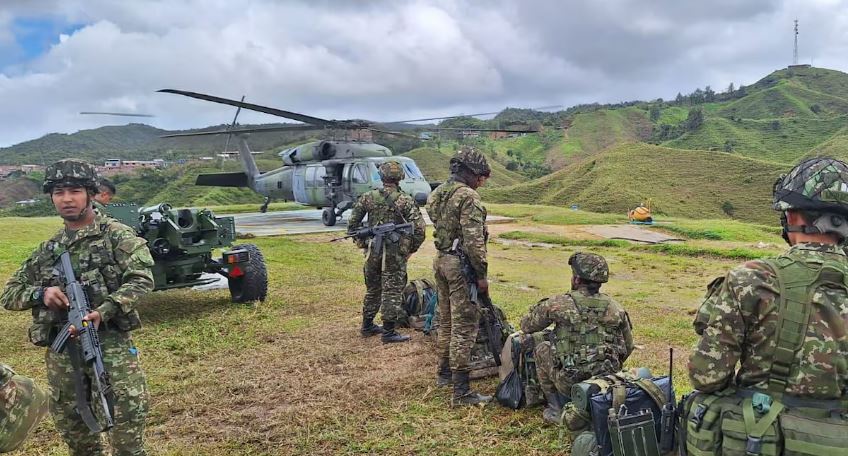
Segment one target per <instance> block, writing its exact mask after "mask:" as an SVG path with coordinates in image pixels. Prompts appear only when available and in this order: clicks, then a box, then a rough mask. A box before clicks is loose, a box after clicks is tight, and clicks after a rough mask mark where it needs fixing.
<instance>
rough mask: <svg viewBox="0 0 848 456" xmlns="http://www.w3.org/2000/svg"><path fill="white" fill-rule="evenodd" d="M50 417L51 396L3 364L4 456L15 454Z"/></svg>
mask: <svg viewBox="0 0 848 456" xmlns="http://www.w3.org/2000/svg"><path fill="white" fill-rule="evenodd" d="M46 414H47V394H46V393H45V392H44V391H43V390H42V389H41V388H39V387H38V385H36V384H35V382H34V381H33V380H32V379H31V378H27V377H24V376H21V375H17V374H16V373H15V371H13V370H12V368H10V367H9V366H7V365H5V364H0V453H6V452H9V451H14V450H15V449H16V448H18V447H20V446H21V444H23V443H24V440H26V438H27V436H28V435H29V434H30V432H32V430H33V429H35V427H36V426H38V423H39V422H40V421H41V419H42V418H44V415H46Z"/></svg>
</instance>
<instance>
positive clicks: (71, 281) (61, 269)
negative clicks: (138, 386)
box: [50, 252, 115, 432]
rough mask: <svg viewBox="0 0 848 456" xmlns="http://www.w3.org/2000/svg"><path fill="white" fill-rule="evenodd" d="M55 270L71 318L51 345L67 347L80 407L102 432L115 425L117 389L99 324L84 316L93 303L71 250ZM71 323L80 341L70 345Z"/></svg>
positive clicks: (58, 349) (84, 416)
mask: <svg viewBox="0 0 848 456" xmlns="http://www.w3.org/2000/svg"><path fill="white" fill-rule="evenodd" d="M55 273H56V274H57V275H58V276H59V278H60V280H61V281H62V282H63V283H64V285H65V295H66V296H67V297H68V301H69V302H70V306H69V308H68V322H67V323H65V326H63V327H62V329H61V331H59V335H58V336H57V337H56V340H55V341H54V342H53V344H52V345H51V346H50V349H51V350H53V351H54V352H56V353H61V352H62V351H63V350H65V348H68V352H69V355H70V357H71V365H73V368H74V377H75V379H74V382H75V389H76V396H77V411H78V413H79V414H80V416H81V417H82V420H83V422H85V425H86V426H88V428H89V429H91V431H92V432H103V431H106V430H108V429H110V428H111V427H112V426H114V420H113V418H112V417H113V416H114V414H115V406H114V402H115V392H114V390H113V389H112V384H111V382H110V381H109V373H108V372H106V368H105V367H103V351H102V350H101V348H100V338H99V337H98V336H97V328H95V327H94V325H93V324H92V323H91V322H90V321H85V320H83V318H84V317H85V316H86V315H88V314H89V313H91V312H92V309H91V304H90V303H89V301H88V297H87V296H86V295H85V291H84V290H83V288H82V285H81V284H80V283H79V281H77V278H76V277H75V276H74V269H73V266H71V256H70V254H69V253H68V252H65V253H63V254H62V255H61V256H60V257H59V261H57V262H56V266H55ZM71 326H73V327H74V328H76V331H77V333H76V341H77V342H76V343H74V344H73V345H72V346H70V347H68V342H71V338H70V337H71V331H70V327H71ZM88 369H90V371H91V372H92V373H93V374H94V383H95V385H96V387H97V388H96V397H97V402H99V404H98V406H99V408H100V410H101V416H102V418H103V421H104V422H105V424H104V425H103V426H101V425H100V422H98V420H97V418H95V416H94V410H93V409H92V404H91V403H90V402H89V398H90V397H91V383H92V379H91V377H89V375H88V374H87V373H86V370H88Z"/></svg>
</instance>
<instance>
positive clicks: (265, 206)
mask: <svg viewBox="0 0 848 456" xmlns="http://www.w3.org/2000/svg"><path fill="white" fill-rule="evenodd" d="M269 204H271V197H269V196H266V197H265V201H263V202H262V206H261V207H260V208H259V212H261V213H263V214H264V213H266V212H268V205H269Z"/></svg>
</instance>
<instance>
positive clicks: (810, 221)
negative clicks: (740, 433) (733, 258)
mask: <svg viewBox="0 0 848 456" xmlns="http://www.w3.org/2000/svg"><path fill="white" fill-rule="evenodd" d="M774 209H776V210H778V211H781V212H782V213H783V215H782V218H781V225H782V226H783V229H784V238H785V239H786V240H787V242H789V243H790V244H791V247H790V248H789V249H788V250H787V251H786V252H784V253H783V254H781V255H780V256H778V257H777V258H771V259H761V260H754V261H749V262H747V263H744V264H743V265H741V266H738V267H736V268H734V269H732V270H731V271H730V272H729V273H728V274H727V275H726V276H725V277H723V278H719V279H716V280H714V281H713V282H712V283H711V284H710V286H709V291H708V293H707V297H706V299H705V300H704V302H703V303H702V304H701V307H700V309H699V311H698V313H697V316H696V317H695V322H694V327H695V331H696V332H697V334H698V335H699V336H700V339H699V340H698V343H697V345H696V347H695V350H694V351H693V352H692V354H691V356H690V358H689V366H688V367H689V379H690V381H691V383H692V386H694V387H695V388H696V389H697V390H699V391H700V392H701V393H704V394H702V395H701V396H703V397H708V398H716V397H718V399H707V400H714V401H715V402H714V404H722V403H723V402H722V401H724V404H725V405H721V407H723V408H722V410H724V409H727V410H728V412H727V413H724V414H722V420H721V422H719V423H716V424H715V426H714V427H715V428H718V429H723V428H725V427H726V424H727V423H725V420H729V419H731V418H732V416H733V415H730V411H733V410H738V407H740V405H738V401H740V400H741V399H734V398H735V397H738V396H739V395H742V397H752V398H753V399H746V401H747V402H744V403H742V405H741V407H742V408H743V409H745V410H747V408H748V407H752V405H751V404H752V403H753V401H756V402H757V403H763V402H766V401H767V402H766V403H767V404H770V407H771V409H774V408H775V407H779V408H778V409H777V410H778V411H777V413H778V414H779V415H777V414H774V413H773V414H771V415H774V416H772V417H771V420H772V421H771V422H772V423H775V424H771V425H769V423H768V422H766V423H765V424H766V425H769V426H770V427H763V426H760V425H759V424H758V425H757V427H758V430H759V431H762V430H763V429H771V431H769V432H770V433H771V434H772V435H773V434H774V433H775V432H778V431H775V430H774V428H775V427H777V426H780V427H782V426H783V424H784V423H783V420H784V419H790V417H789V415H793V416H794V417H792V418H791V420H798V419H799V418H797V417H798V416H799V415H800V416H802V417H809V416H813V417H817V418H816V419H820V420H821V421H814V422H812V423H820V429H818V430H816V428H817V427H819V426H818V425H815V424H813V425H812V426H805V428H804V430H803V431H800V432H796V431H792V432H789V433H785V435H784V437H786V440H787V445H789V444H790V442H789V439H790V438H792V439H793V440H796V442H793V444H797V440H802V441H804V440H805V442H804V443H803V445H814V446H817V447H818V448H819V450H817V451H816V452H815V453H807V452H805V451H802V452H801V453H803V454H831V453H830V451H831V450H830V449H829V448H832V445H831V444H832V443H833V439H836V438H842V437H844V435H845V428H846V426H848V421H846V419H845V414H844V413H843V414H842V415H841V417H842V418H841V419H840V418H838V416H839V414H838V413H834V414H831V415H829V416H830V417H831V419H830V421H827V420H826V419H822V418H821V417H818V415H817V413H818V412H816V411H815V407H817V406H815V405H811V404H812V401H814V400H817V399H819V400H825V401H826V403H827V404H828V408H832V409H833V410H834V411H836V410H838V409H840V404H842V405H841V407H844V406H845V403H844V399H845V398H846V392H848V366H846V361H845V360H846V359H848V343H846V327H848V288H846V285H845V284H846V283H848V261H846V260H848V258H846V255H845V252H843V250H842V249H841V248H840V246H839V245H837V243H836V242H833V243H818V242H802V240H803V241H807V240H809V239H810V237H806V238H804V237H801V236H802V235H795V237H794V238H792V237H791V236H790V234H791V233H805V234H808V235H813V234H827V235H830V236H825V237H817V238H816V239H821V240H824V239H825V238H827V237H829V238H830V239H839V240H840V241H841V242H844V241H845V238H846V233H848V232H846V230H845V225H846V223H845V222H846V218H847V217H846V216H848V165H845V164H844V163H842V162H839V161H837V160H832V159H818V158H817V159H812V160H809V161H806V162H803V163H801V164H799V165H798V166H797V167H796V168H794V169H793V170H792V171H791V172H790V173H789V174H788V175H786V176H781V178H780V179H778V181H777V183H776V184H775V189H774ZM787 211H796V214H793V215H797V213H800V214H805V217H804V218H803V220H804V225H790V224H789V220H788V216H787ZM796 220H798V218H797V217H796ZM779 326H780V327H779ZM734 391H737V392H738V393H737V395H730V396H728V393H733V392H734ZM709 393H716V394H709ZM701 396H698V395H695V396H693V397H695V400H696V401H697V400H700V399H698V398H699V397H701ZM839 399H841V400H842V401H839ZM734 400H735V401H737V402H732V401H734ZM705 401H706V400H701V405H699V407H701V408H704V407H705V406H704V404H705V403H706V402H705ZM731 402H732V403H731ZM727 403H730V405H726V404H727ZM783 404H787V408H786V410H787V411H788V415H787V416H784V412H782V411H781V410H784V409H783ZM709 407H712V406H707V407H706V408H709ZM733 407H736V409H733ZM805 407H812V408H805ZM691 410H695V411H691ZM691 410H690V411H687V410H684V413H689V415H688V416H689V417H690V420H692V418H691V417H692V416H694V415H695V414H697V413H696V412H697V410H696V409H695V408H694V407H693V408H691ZM765 410H766V411H768V408H766V409H765ZM844 411H845V409H844V408H843V409H842V412H844ZM733 413H734V414H738V411H734V412H733ZM746 413H749V412H746ZM754 413H760V411H759V409H757V408H756V406H754ZM762 413H765V412H762ZM808 413H813V415H808ZM701 415H703V413H701ZM771 415H770V416H771ZM756 416H757V419H760V418H762V421H766V419H765V417H762V416H761V414H759V415H756ZM778 416H779V417H780V420H779V421H780V425H778V424H776V423H778V420H777V417H778ZM800 419H802V420H803V419H806V418H800ZM745 420H746V422H747V420H748V418H747V417H746V418H745ZM793 422H794V421H793ZM683 423H684V424H685V423H686V421H683ZM836 423H841V424H840V426H841V430H839V431H834V427H833V426H834V424H836ZM689 427H690V428H691V425H689ZM705 427H706V426H705ZM746 429H747V428H746ZM787 432H788V431H787ZM815 433H818V434H817V436H814V435H813V434H815ZM700 435H707V434H703V433H702V434H700ZM756 437H757V438H760V437H762V433H761V435H758V436H756ZM748 438H749V441H750V438H751V435H750V434H748ZM698 439H699V436H698V435H695V436H694V437H690V438H689V439H688V440H687V448H689V449H690V450H692V449H696V450H703V449H704V448H699V445H703V442H701V441H699V440H698ZM743 444H744V442H743ZM843 444H844V440H843ZM843 444H840V445H838V446H840V447H842V446H843ZM723 447H724V445H723ZM705 448H709V447H705ZM780 449H781V448H780V447H778V451H780ZM700 453H701V454H720V452H719V451H718V450H717V449H716V450H712V449H709V450H708V451H700ZM725 454H726V453H725ZM780 454H782V453H780Z"/></svg>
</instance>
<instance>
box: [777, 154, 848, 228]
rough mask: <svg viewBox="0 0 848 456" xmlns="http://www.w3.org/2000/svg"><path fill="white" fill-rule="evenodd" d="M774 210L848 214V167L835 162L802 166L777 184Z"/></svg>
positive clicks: (824, 160)
mask: <svg viewBox="0 0 848 456" xmlns="http://www.w3.org/2000/svg"><path fill="white" fill-rule="evenodd" d="M773 208H774V210H776V211H786V210H788V209H798V210H803V211H816V212H837V213H842V214H848V165H846V164H845V163H844V162H842V161H839V160H836V159H833V158H811V159H809V160H806V161H804V162H802V163H800V164H799V165H798V166H796V167H795V168H792V171H789V174H785V175H782V176H780V177H779V178H778V179H777V182H775V184H774V204H773Z"/></svg>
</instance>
